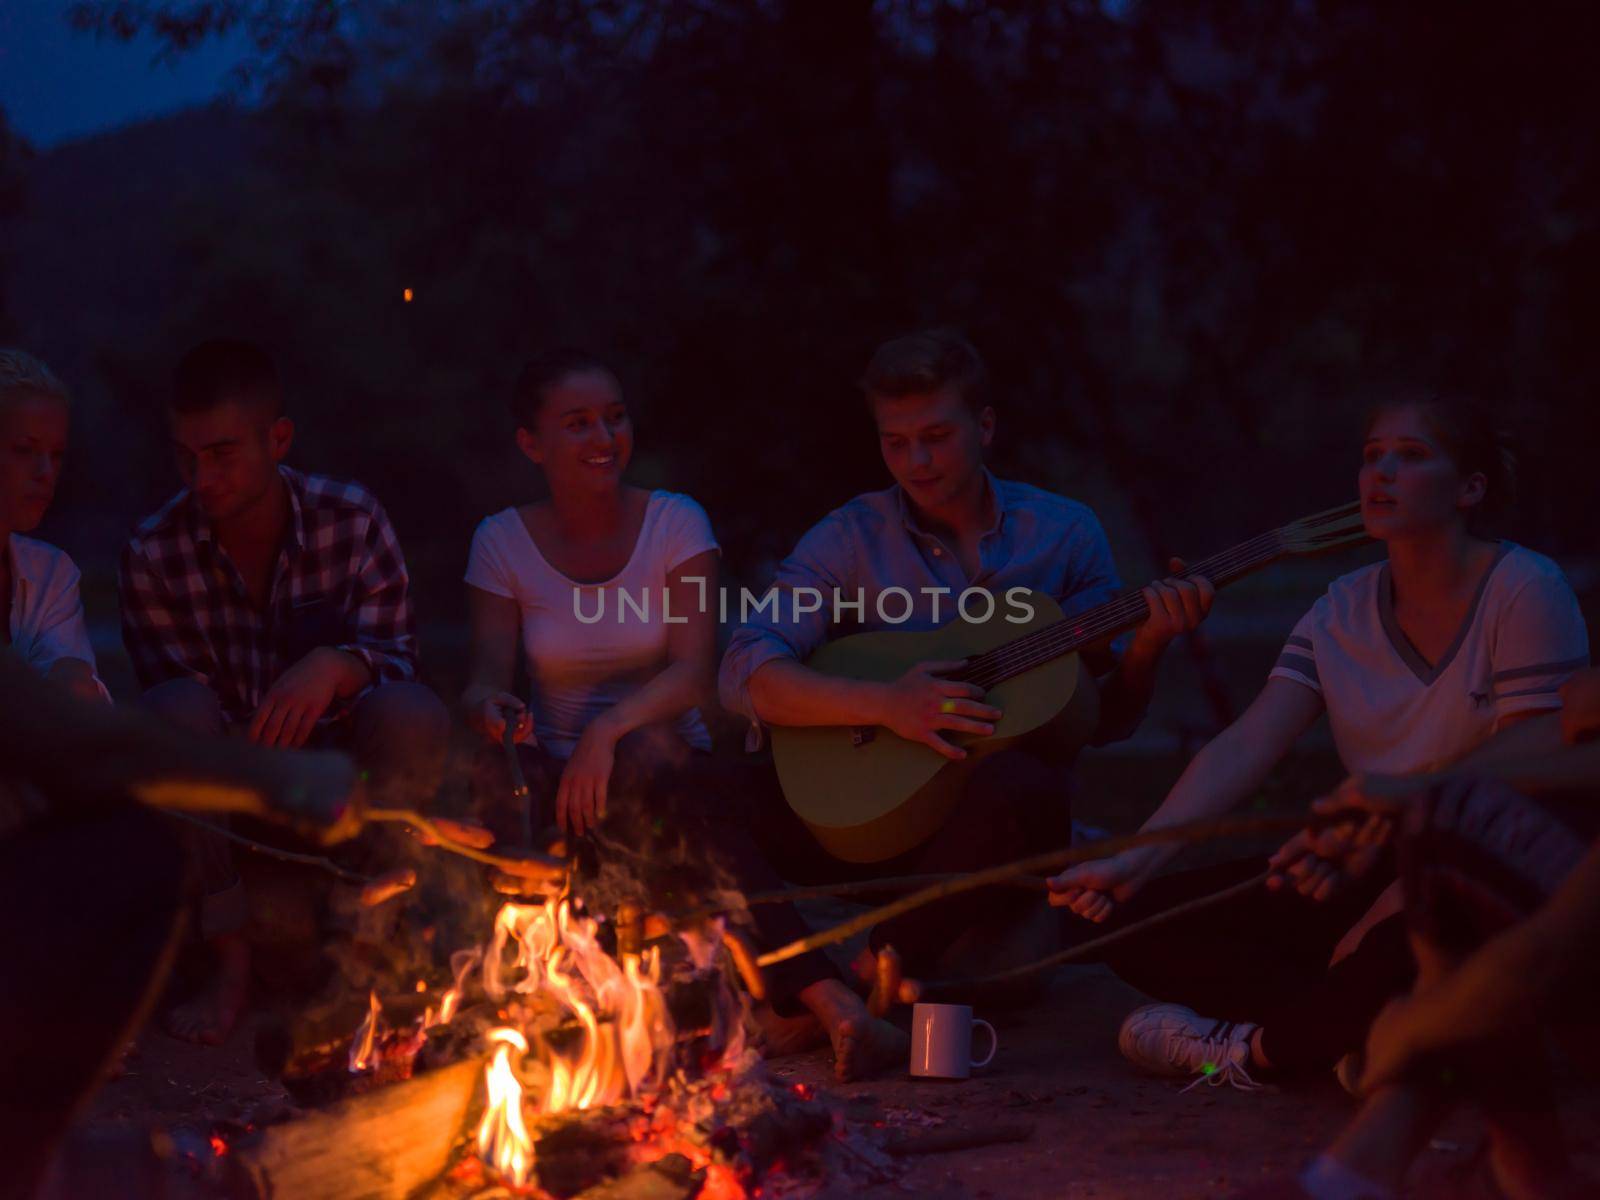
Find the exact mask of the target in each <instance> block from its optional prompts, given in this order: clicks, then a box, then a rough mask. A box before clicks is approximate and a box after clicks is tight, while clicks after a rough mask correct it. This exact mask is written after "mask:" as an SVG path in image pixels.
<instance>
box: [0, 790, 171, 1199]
mask: <svg viewBox="0 0 1600 1200" xmlns="http://www.w3.org/2000/svg"><path fill="white" fill-rule="evenodd" d="M185 874H186V868H185V862H184V856H183V853H182V851H181V849H180V848H179V845H178V842H177V839H176V838H175V837H174V836H173V831H172V829H171V827H170V826H169V824H168V823H167V822H165V821H163V820H162V819H160V818H159V817H157V816H154V815H153V814H151V813H149V812H146V811H144V810H142V809H139V808H135V807H133V806H132V805H107V806H104V807H98V808H88V809H83V808H80V809H77V810H76V811H73V812H71V813H70V815H59V816H51V817H49V818H47V819H46V820H44V821H41V822H40V823H38V824H36V825H32V826H29V827H27V828H24V829H23V830H21V831H20V832H18V833H15V834H13V835H11V836H10V837H7V838H6V839H5V840H4V841H0V914H3V915H0V964H4V965H3V968H0V1029H4V1030H5V1031H6V1033H5V1036H4V1037H0V1164H4V1165H3V1166H0V1198H5V1200H10V1198H11V1197H17V1198H19V1200H20V1198H22V1197H27V1196H31V1195H33V1193H34V1189H35V1187H36V1185H37V1183H38V1181H39V1178H40V1175H41V1174H42V1173H43V1171H44V1169H45V1167H46V1166H47V1165H48V1163H49V1161H50V1157H51V1154H52V1152H53V1151H54V1149H55V1147H56V1145H57V1143H58V1142H59V1140H60V1138H61V1136H62V1134H63V1133H65V1131H66V1129H67V1126H68V1125H69V1124H70V1123H71V1121H72V1119H73V1117H74V1116H75V1115H76V1113H77V1111H78V1109H79V1108H80V1107H81V1106H82V1105H83V1103H84V1102H85V1101H86V1100H87V1099H88V1098H89V1096H90V1095H91V1094H92V1092H93V1088H94V1085H95V1084H96V1083H97V1082H98V1081H99V1077H100V1076H101V1075H102V1074H103V1073H104V1071H105V1070H106V1068H107V1067H108V1066H109V1065H110V1064H111V1063H112V1062H113V1061H114V1059H115V1057H116V1054H117V1052H118V1051H119V1050H120V1049H121V1047H122V1045H123V1044H124V1043H125V1042H126V1041H127V1039H128V1038H129V1037H131V1036H132V1035H133V1033H134V1032H135V1030H136V1029H137V1028H138V1026H139V1024H140V1023H141V1022H142V1021H143V1019H144V1017H145V1015H146V1014H147V1013H148V1011H149V1007H150V1005H151V1004H152V1003H153V1002H154V998H155V996H156V994H157V991H158V989H159V986H160V984H161V980H162V977H163V976H164V974H165V972H166V968H167V966H168V965H170V963H171V960H172V955H173V950H174V947H175V945H176V942H177V934H178V931H179V929H180V928H181V925H182V921H181V914H182V912H183V899H184V895H185V892H186V879H185Z"/></svg>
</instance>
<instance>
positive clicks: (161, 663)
mask: <svg viewBox="0 0 1600 1200" xmlns="http://www.w3.org/2000/svg"><path fill="white" fill-rule="evenodd" d="M279 472H280V473H281V474H282V476H283V480H284V482H285V483H286V484H287V485H288V489H289V506H290V510H291V511H290V520H289V532H288V536H287V537H286V539H285V542H284V546H283V548H282V549H281V550H280V551H279V553H278V563H277V566H276V568H275V569H274V572H273V578H272V587H271V591H270V593H269V597H268V601H267V605H266V608H265V610H264V611H258V610H257V609H256V608H255V606H254V605H253V604H252V603H251V601H250V597H249V592H248V590H247V589H246V587H245V584H244V579H243V577H242V576H241V575H240V574H239V570H238V568H237V567H235V566H234V564H233V563H232V561H231V560H230V559H229V558H228V555H227V552H226V551H225V550H223V548H222V547H221V546H220V545H219V544H218V543H217V541H216V540H215V538H214V537H213V536H212V532H211V526H210V522H209V521H207V520H206V518H205V515H204V514H203V513H202V512H201V511H200V507H199V505H197V504H195V503H193V502H192V500H191V499H190V495H189V492H188V490H187V489H185V490H184V491H182V492H179V493H178V494H177V495H176V496H174V497H173V498H172V499H171V500H170V501H168V502H167V504H166V506H165V507H163V508H162V509H161V511H159V512H157V513H156V514H155V515H153V516H151V517H150V518H148V519H147V520H146V521H145V522H144V523H143V524H141V525H140V526H139V528H138V529H137V530H136V531H135V533H134V536H133V537H132V538H131V539H130V540H129V542H128V544H127V546H126V547H125V548H124V550H123V553H122V569H121V573H120V576H119V580H118V582H119V590H120V593H121V602H122V639H123V642H124V644H125V645H126V646H127V649H128V654H129V655H130V656H131V657H132V659H133V665H134V670H135V671H136V672H137V674H138V676H139V683H140V685H141V686H143V687H146V688H149V687H153V686H155V685H156V684H158V683H163V682H166V681H167V680H170V679H185V678H188V679H198V680H200V681H201V682H202V683H205V684H206V685H207V686H209V687H210V688H211V689H212V690H213V691H215V692H216V693H217V695H218V697H219V698H220V699H221V701H222V708H223V711H224V712H225V713H226V714H227V715H228V717H229V719H230V720H233V721H244V720H248V719H249V717H250V716H251V714H252V713H254V712H255V710H256V708H257V707H258V706H259V705H260V703H261V698H262V696H264V695H265V694H266V692H267V689H268V688H270V687H271V686H272V684H273V682H274V681H275V680H276V679H277V678H278V676H279V675H281V674H283V672H284V671H285V670H286V669H288V668H289V667H291V666H293V665H294V664H295V663H296V662H297V661H299V660H300V659H301V658H303V657H304V656H305V655H306V654H307V653H309V652H310V650H311V649H313V648H315V647H316V646H318V645H325V646H333V647H335V648H336V649H339V650H344V651H346V652H348V653H350V654H353V655H355V656H356V657H357V658H359V659H361V660H362V661H363V662H364V663H366V665H367V669H368V670H369V671H371V673H372V681H373V683H375V684H376V683H382V682H387V681H392V680H410V679H414V678H416V674H417V634H416V619H415V617H414V616H413V614H412V610H411V600H410V596H409V590H410V577H409V576H408V575H407V573H406V564H405V559H404V557H402V555H401V553H400V543H399V541H398V540H396V538H395V535H394V530H393V529H392V528H391V527H390V525H389V518H388V517H387V516H386V515H385V513H384V511H383V507H382V506H381V505H380V504H379V503H378V501H377V498H376V497H375V496H373V495H372V493H371V492H369V491H367V490H366V488H364V487H362V486H361V485H360V484H357V483H341V482H339V481H337V480H332V479H324V478H322V477H320V476H316V475H302V474H301V473H300V472H298V471H293V470H290V469H289V468H288V467H280V468H279Z"/></svg>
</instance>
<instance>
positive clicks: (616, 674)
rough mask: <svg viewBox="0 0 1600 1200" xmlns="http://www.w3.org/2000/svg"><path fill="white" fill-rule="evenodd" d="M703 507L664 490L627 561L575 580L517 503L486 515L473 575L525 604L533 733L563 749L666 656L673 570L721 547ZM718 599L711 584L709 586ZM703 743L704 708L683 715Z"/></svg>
mask: <svg viewBox="0 0 1600 1200" xmlns="http://www.w3.org/2000/svg"><path fill="white" fill-rule="evenodd" d="M717 549H719V547H718V546H717V540H716V537H715V536H714V535H713V534H712V532H711V522H710V521H709V520H708V519H707V518H706V513H705V510H704V509H703V508H701V507H700V506H699V505H698V504H696V503H695V502H694V501H693V500H691V499H690V498H689V497H688V496H684V495H681V494H679V493H677V492H663V491H655V492H651V493H650V499H649V501H648V502H647V504H646V507H645V514H644V524H643V525H641V526H640V528H639V540H638V541H636V542H635V543H634V546H633V554H632V556H631V557H630V558H629V559H628V564H627V566H625V567H623V568H622V570H620V571H618V572H617V573H616V575H614V576H612V577H611V578H610V579H608V580H606V581H605V582H604V583H594V584H589V583H583V584H580V583H576V582H574V581H573V580H571V579H569V578H568V577H567V576H565V575H563V574H562V573H561V572H560V571H558V570H556V569H555V568H554V567H552V566H551V565H550V564H549V563H548V562H547V561H546V560H545V557H544V555H543V554H541V553H540V552H539V547H538V546H537V545H535V544H534V540H533V537H532V536H531V535H530V534H529V533H528V527H527V525H526V524H525V523H524V521H523V519H522V516H521V514H519V513H518V512H517V510H516V509H514V508H508V509H506V510H505V511H503V512H498V513H495V514H494V516H492V517H485V518H484V519H483V521H482V523H481V524H479V526H478V530H477V532H476V533H474V534H473V536H472V553H471V555H470V556H469V557H468V560H467V576H466V579H467V582H468V583H469V584H471V585H472V586H473V587H475V588H480V589H482V590H483V591H485V592H489V593H491V594H492V595H496V596H504V597H506V598H507V599H511V600H515V601H516V602H517V604H518V605H519V606H520V607H521V609H522V646H523V651H524V653H526V655H527V656H528V674H529V677H530V678H531V679H532V682H533V696H532V698H531V704H530V706H531V708H532V709H533V728H534V734H535V736H536V737H537V738H538V739H539V741H540V742H541V743H542V744H543V745H544V747H545V748H546V749H547V750H549V751H550V752H551V753H552V754H554V755H556V756H557V757H560V758H566V757H567V756H568V755H570V754H571V753H572V750H573V747H574V746H576V745H577V743H578V737H579V735H581V734H582V733H583V730H584V728H585V727H586V726H587V725H588V724H589V722H590V721H592V720H593V719H594V718H595V717H596V716H598V715H599V714H601V713H603V712H605V711H606V709H608V708H610V707H611V706H612V705H614V704H616V703H617V702H618V701H619V700H621V699H623V698H624V697H625V696H627V695H628V694H629V693H631V692H633V691H635V690H637V689H638V688H639V687H640V686H642V685H643V684H645V683H647V682H648V681H649V680H650V679H652V678H653V677H654V676H656V675H657V674H659V673H660V672H661V671H662V670H663V669H664V668H665V667H666V665H667V624H666V620H665V618H666V617H667V616H668V615H670V616H671V618H672V620H673V621H674V622H677V621H679V620H681V619H682V618H683V617H686V616H688V615H689V614H687V613H670V614H669V613H668V612H667V611H666V606H667V602H666V587H667V576H668V575H669V574H670V573H671V572H672V571H674V570H676V569H677V568H678V567H680V566H682V565H683V564H684V563H685V562H687V561H688V560H689V559H691V558H693V557H694V556H695V555H697V554H703V553H705V552H706V551H707V550H717ZM703 590H704V591H705V592H706V603H708V604H710V603H713V602H714V601H713V599H712V597H711V596H710V591H709V584H708V585H706V587H705V588H704V589H703ZM676 728H677V731H678V733H679V734H681V735H682V737H683V738H684V740H685V741H687V742H688V743H689V744H690V745H691V746H695V747H697V748H699V749H702V750H709V749H710V748H711V737H710V735H709V734H708V733H707V732H706V726H705V722H704V721H703V720H701V718H700V711H699V709H695V708H691V709H689V710H688V711H687V712H685V713H684V714H683V715H682V716H680V717H679V718H678V720H677V724H676Z"/></svg>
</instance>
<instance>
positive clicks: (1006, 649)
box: [958, 531, 1281, 688]
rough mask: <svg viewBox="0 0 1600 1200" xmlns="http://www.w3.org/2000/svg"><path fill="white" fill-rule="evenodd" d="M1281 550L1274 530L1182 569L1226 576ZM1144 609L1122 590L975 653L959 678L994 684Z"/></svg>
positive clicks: (1134, 619)
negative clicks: (1085, 609)
mask: <svg viewBox="0 0 1600 1200" xmlns="http://www.w3.org/2000/svg"><path fill="white" fill-rule="evenodd" d="M1280 553H1281V549H1280V547H1279V545H1278V543H1277V533H1276V531H1274V532H1273V533H1269V534H1263V535H1262V536H1261V537H1259V538H1254V539H1252V540H1251V541H1250V542H1246V543H1243V544H1242V545H1240V546H1236V547H1234V548H1233V549H1232V550H1230V551H1227V552H1226V553H1224V554H1220V555H1216V556H1215V557H1214V558H1211V559H1206V560H1203V561H1202V562H1199V563H1196V564H1195V565H1194V566H1192V567H1190V568H1189V569H1188V570H1187V571H1185V572H1184V576H1183V577H1185V578H1187V577H1189V576H1193V575H1204V576H1206V577H1207V578H1210V579H1212V580H1214V581H1219V582H1228V581H1229V577H1230V576H1237V575H1238V574H1241V573H1243V572H1245V571H1249V570H1251V569H1253V568H1254V567H1257V566H1260V565H1263V564H1265V563H1268V562H1271V561H1272V559H1274V558H1276V557H1278V555H1279V554H1280ZM1148 611H1149V607H1148V605H1147V604H1146V603H1145V600H1144V596H1143V595H1142V594H1141V593H1139V592H1136V591H1135V592H1129V593H1125V594H1124V595H1122V596H1119V597H1117V598H1115V599H1113V600H1109V601H1107V602H1106V603H1105V604H1103V605H1101V606H1099V607H1098V608H1094V609H1090V610H1089V611H1088V612H1087V613H1082V614H1079V615H1078V616H1077V617H1076V618H1073V617H1063V618H1062V619H1061V620H1059V621H1055V622H1052V623H1051V624H1049V625H1047V626H1045V627H1044V628H1043V629H1037V630H1035V631H1034V632H1032V633H1030V634H1027V635H1025V636H1023V637H1020V638H1018V639H1017V640H1016V641H1014V642H1008V643H1006V644H1005V645H1004V646H999V647H996V648H995V649H994V650H990V651H987V652H985V653H984V654H981V655H978V656H976V657H975V658H973V659H972V661H971V662H969V663H968V664H967V667H966V669H965V670H963V671H962V672H961V674H960V675H959V676H958V678H961V679H964V680H965V681H967V682H969V683H973V684H975V685H977V686H980V687H984V688H989V687H993V686H994V685H995V684H996V683H999V682H1001V681H1002V680H1004V679H1007V678H1010V677H1011V676H1013V675H1018V674H1021V673H1022V672H1023V671H1026V670H1031V669H1032V668H1033V667H1034V666H1037V665H1038V664H1040V663H1042V662H1046V661H1048V660H1049V659H1051V658H1055V657H1058V656H1059V655H1061V654H1063V653H1066V652H1068V651H1069V650H1071V649H1073V648H1075V647H1076V646H1080V645H1087V644H1089V643H1091V642H1094V641H1096V640H1098V639H1099V638H1101V637H1104V636H1105V635H1106V634H1109V633H1112V632H1114V631H1116V630H1118V629H1119V628H1122V627H1124V626H1126V625H1127V624H1129V623H1133V624H1137V623H1138V619H1139V618H1140V617H1141V616H1143V615H1146V614H1147V613H1148Z"/></svg>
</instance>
